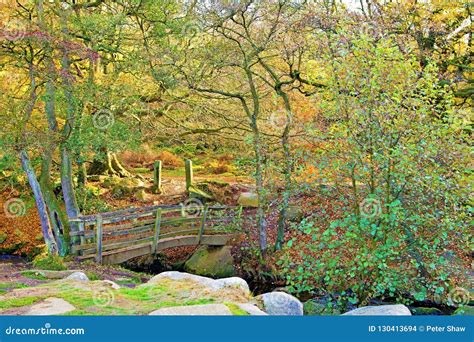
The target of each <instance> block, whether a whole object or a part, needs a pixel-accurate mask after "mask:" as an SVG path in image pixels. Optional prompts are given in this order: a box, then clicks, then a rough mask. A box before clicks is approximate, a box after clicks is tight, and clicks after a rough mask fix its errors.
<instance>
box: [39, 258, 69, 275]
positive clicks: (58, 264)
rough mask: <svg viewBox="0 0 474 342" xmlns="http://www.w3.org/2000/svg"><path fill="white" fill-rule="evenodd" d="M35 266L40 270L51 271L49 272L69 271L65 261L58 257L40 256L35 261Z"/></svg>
mask: <svg viewBox="0 0 474 342" xmlns="http://www.w3.org/2000/svg"><path fill="white" fill-rule="evenodd" d="M33 266H34V267H35V268H37V269H40V270H49V271H64V270H67V267H66V265H64V262H63V259H62V258H61V257H60V256H57V255H51V254H48V255H44V254H41V255H38V256H37V257H36V258H34V259H33Z"/></svg>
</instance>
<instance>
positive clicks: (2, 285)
mask: <svg viewBox="0 0 474 342" xmlns="http://www.w3.org/2000/svg"><path fill="white" fill-rule="evenodd" d="M24 287H28V285H26V284H23V283H16V282H13V283H0V290H5V289H21V288H24Z"/></svg>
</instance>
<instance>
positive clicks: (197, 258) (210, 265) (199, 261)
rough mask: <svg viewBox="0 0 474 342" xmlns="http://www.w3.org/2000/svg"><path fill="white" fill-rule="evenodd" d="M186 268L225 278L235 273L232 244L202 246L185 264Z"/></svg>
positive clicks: (199, 273) (194, 271)
mask: <svg viewBox="0 0 474 342" xmlns="http://www.w3.org/2000/svg"><path fill="white" fill-rule="evenodd" d="M184 270H185V271H186V272H190V273H193V274H198V275H202V276H208V277H214V278H225V277H231V276H233V275H234V274H235V268H234V259H233V257H232V254H231V247H230V246H222V247H212V246H201V247H200V248H199V249H198V250H197V251H196V252H195V253H194V254H193V255H192V256H191V258H189V259H188V261H186V263H185V264H184Z"/></svg>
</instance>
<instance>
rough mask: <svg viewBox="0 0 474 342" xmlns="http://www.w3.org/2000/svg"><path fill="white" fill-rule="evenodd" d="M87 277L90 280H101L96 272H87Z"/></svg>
mask: <svg viewBox="0 0 474 342" xmlns="http://www.w3.org/2000/svg"><path fill="white" fill-rule="evenodd" d="M86 276H87V278H89V280H100V277H99V276H98V275H97V273H94V272H86Z"/></svg>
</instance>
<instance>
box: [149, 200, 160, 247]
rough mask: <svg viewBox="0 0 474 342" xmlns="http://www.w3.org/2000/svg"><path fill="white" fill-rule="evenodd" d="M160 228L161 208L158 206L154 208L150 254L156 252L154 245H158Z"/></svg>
mask: <svg viewBox="0 0 474 342" xmlns="http://www.w3.org/2000/svg"><path fill="white" fill-rule="evenodd" d="M160 228H161V208H158V209H157V210H156V219H155V229H154V233H153V245H152V248H151V253H152V254H156V246H157V245H158V240H159V239H160Z"/></svg>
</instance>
